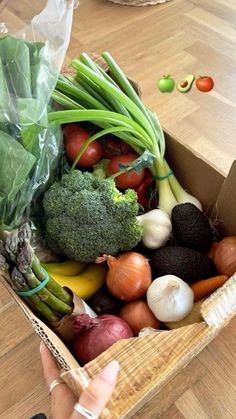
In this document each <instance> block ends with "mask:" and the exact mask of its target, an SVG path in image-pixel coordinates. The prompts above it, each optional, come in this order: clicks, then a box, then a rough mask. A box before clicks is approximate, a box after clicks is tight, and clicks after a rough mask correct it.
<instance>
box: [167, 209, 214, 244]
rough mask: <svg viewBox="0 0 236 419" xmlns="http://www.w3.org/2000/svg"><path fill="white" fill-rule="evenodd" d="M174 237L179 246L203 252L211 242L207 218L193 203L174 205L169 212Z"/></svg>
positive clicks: (211, 235)
mask: <svg viewBox="0 0 236 419" xmlns="http://www.w3.org/2000/svg"><path fill="white" fill-rule="evenodd" d="M171 222H172V229H173V233H174V237H175V238H176V239H177V242H178V243H179V244H180V245H181V246H185V247H189V248H190V249H194V250H198V251H199V252H205V251H206V250H208V249H209V247H210V246H211V244H212V242H213V231H212V228H211V225H210V222H209V220H208V218H207V217H206V216H205V215H204V214H203V212H202V211H200V210H199V209H198V208H197V207H196V206H195V205H193V204H190V203H186V204H179V205H176V206H175V207H174V208H173V210H172V214H171Z"/></svg>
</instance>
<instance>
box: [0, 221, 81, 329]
mask: <svg viewBox="0 0 236 419" xmlns="http://www.w3.org/2000/svg"><path fill="white" fill-rule="evenodd" d="M30 240H31V230H30V227H29V225H28V224H24V225H22V226H21V227H20V228H19V229H17V230H14V231H12V232H8V231H5V232H3V233H2V240H0V275H2V276H3V277H4V278H5V279H6V280H7V281H8V282H9V283H10V284H11V286H12V287H13V289H14V290H15V291H16V292H17V293H18V294H19V295H21V296H22V298H23V299H24V300H25V301H26V303H27V305H29V306H30V307H31V308H32V310H33V311H34V312H35V313H36V314H38V315H40V317H42V318H43V319H44V320H46V321H47V322H48V323H50V324H51V325H52V324H55V323H56V322H58V321H60V319H61V318H62V317H63V316H65V315H66V314H70V313H71V312H72V310H73V298H72V295H71V294H70V293H69V292H68V291H67V290H66V289H64V288H62V287H61V286H60V285H59V284H58V283H57V282H55V281H54V279H53V278H52V277H50V275H48V273H47V272H46V271H45V270H44V269H43V267H42V266H41V264H40V261H39V259H38V258H37V256H36V254H35V253H34V250H33V248H32V247H31V245H30ZM42 283H44V286H43V287H42V285H43V284H42Z"/></svg>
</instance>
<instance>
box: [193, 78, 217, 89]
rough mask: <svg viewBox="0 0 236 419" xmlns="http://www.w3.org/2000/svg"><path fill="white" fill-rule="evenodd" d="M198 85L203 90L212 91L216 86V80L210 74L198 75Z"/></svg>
mask: <svg viewBox="0 0 236 419" xmlns="http://www.w3.org/2000/svg"><path fill="white" fill-rule="evenodd" d="M196 87H197V89H198V90H200V91H201V92H210V90H212V89H213V87H214V80H213V79H212V78H211V77H209V76H204V77H201V76H200V77H198V79H197V80H196Z"/></svg>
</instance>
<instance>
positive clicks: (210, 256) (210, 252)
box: [207, 242, 219, 261]
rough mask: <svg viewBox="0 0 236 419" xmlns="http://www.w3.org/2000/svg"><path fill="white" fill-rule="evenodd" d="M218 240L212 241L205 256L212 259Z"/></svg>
mask: <svg viewBox="0 0 236 419" xmlns="http://www.w3.org/2000/svg"><path fill="white" fill-rule="evenodd" d="M218 244H219V243H218V242H213V243H212V245H211V247H210V249H209V250H208V252H207V256H208V257H209V258H210V259H212V260H213V261H214V257H215V252H216V249H217V247H218Z"/></svg>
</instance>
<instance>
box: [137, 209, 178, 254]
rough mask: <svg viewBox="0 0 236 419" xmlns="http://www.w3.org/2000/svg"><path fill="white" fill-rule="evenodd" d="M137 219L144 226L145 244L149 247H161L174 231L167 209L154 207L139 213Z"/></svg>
mask: <svg viewBox="0 0 236 419" xmlns="http://www.w3.org/2000/svg"><path fill="white" fill-rule="evenodd" d="M137 219H138V221H139V223H140V224H141V225H142V226H143V237H142V242H143V244H144V246H146V247H147V248H148V249H159V248H160V247H162V246H164V245H165V243H166V242H167V240H168V238H169V237H170V233H171V231H172V225H171V221H170V217H169V215H168V214H167V213H166V212H165V211H163V210H161V209H154V210H152V211H149V212H147V213H146V214H143V215H139V216H138V217H137Z"/></svg>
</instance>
